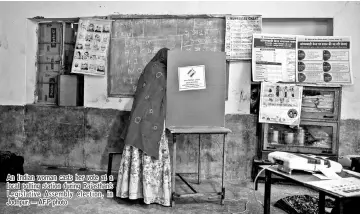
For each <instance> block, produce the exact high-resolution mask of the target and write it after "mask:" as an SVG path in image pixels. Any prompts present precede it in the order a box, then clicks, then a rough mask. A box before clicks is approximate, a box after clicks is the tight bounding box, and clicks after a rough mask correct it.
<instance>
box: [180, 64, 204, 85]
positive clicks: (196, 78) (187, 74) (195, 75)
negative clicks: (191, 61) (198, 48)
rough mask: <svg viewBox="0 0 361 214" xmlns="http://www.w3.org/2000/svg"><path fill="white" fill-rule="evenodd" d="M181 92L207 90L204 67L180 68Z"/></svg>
mask: <svg viewBox="0 0 361 214" xmlns="http://www.w3.org/2000/svg"><path fill="white" fill-rule="evenodd" d="M178 80H179V91H187V90H199V89H206V73H205V66H204V65H197V66H187V67H179V68H178Z"/></svg>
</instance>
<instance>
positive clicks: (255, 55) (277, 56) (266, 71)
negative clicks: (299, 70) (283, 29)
mask: <svg viewBox="0 0 361 214" xmlns="http://www.w3.org/2000/svg"><path fill="white" fill-rule="evenodd" d="M296 40H297V36H294V35H273V34H254V35H253V51H252V79H253V81H269V82H295V81H296Z"/></svg>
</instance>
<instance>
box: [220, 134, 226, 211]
mask: <svg viewBox="0 0 361 214" xmlns="http://www.w3.org/2000/svg"><path fill="white" fill-rule="evenodd" d="M225 150H226V135H225V134H224V135H223V151H222V158H223V159H222V160H223V161H222V197H221V205H224V199H225V198H226V190H225V188H224V174H225V170H224V167H225V166H226V151H225Z"/></svg>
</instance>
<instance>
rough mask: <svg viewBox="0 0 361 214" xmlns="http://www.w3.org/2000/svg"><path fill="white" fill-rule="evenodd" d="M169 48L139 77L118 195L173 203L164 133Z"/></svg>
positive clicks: (124, 134) (123, 156)
mask: <svg viewBox="0 0 361 214" xmlns="http://www.w3.org/2000/svg"><path fill="white" fill-rule="evenodd" d="M168 50H169V49H168V48H162V49H160V50H159V51H158V52H157V53H156V55H155V56H154V57H153V59H152V60H151V61H150V62H149V63H148V64H147V65H146V67H145V68H144V70H143V73H142V74H141V75H140V78H139V80H138V84H137V89H136V92H135V96H134V101H133V107H132V111H131V114H130V120H129V121H128V122H129V125H128V126H127V128H126V129H125V130H124V132H123V133H122V138H123V139H124V142H125V147H124V150H123V154H122V159H121V162H120V168H119V173H118V179H117V187H116V196H117V197H121V198H129V199H139V198H143V199H144V203H146V204H151V203H158V204H161V205H164V206H170V198H171V167H170V156H169V149H168V140H167V137H166V135H165V127H164V123H165V114H166V83H167V54H168Z"/></svg>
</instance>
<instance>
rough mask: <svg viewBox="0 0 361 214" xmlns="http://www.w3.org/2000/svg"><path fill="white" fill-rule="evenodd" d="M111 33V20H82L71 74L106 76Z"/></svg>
mask: <svg viewBox="0 0 361 214" xmlns="http://www.w3.org/2000/svg"><path fill="white" fill-rule="evenodd" d="M110 32H111V21H110V20H102V19H80V21H79V27H78V34H77V38H76V44H75V53H74V60H73V64H72V68H71V73H80V74H87V75H94V76H104V75H105V72H106V70H107V56H108V49H109V41H110Z"/></svg>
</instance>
